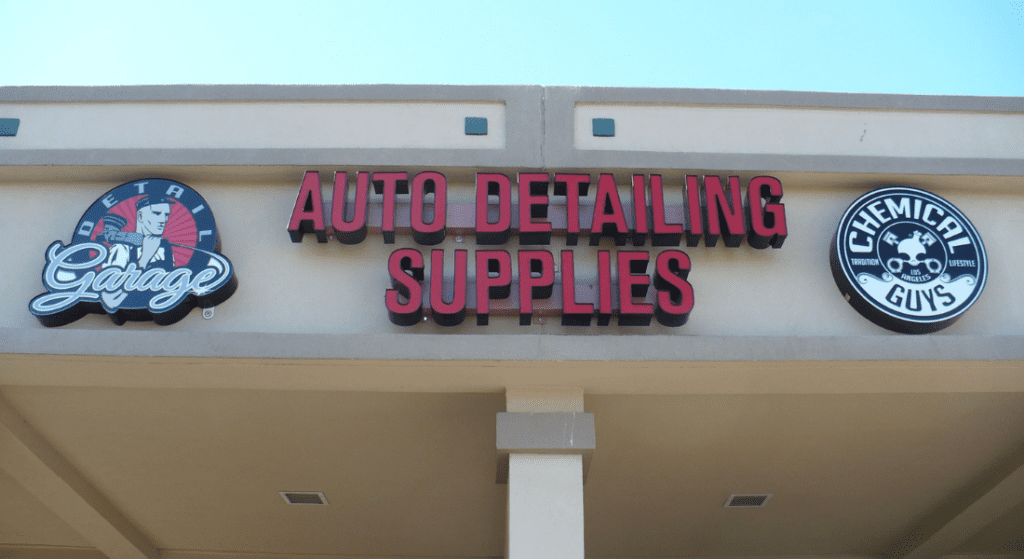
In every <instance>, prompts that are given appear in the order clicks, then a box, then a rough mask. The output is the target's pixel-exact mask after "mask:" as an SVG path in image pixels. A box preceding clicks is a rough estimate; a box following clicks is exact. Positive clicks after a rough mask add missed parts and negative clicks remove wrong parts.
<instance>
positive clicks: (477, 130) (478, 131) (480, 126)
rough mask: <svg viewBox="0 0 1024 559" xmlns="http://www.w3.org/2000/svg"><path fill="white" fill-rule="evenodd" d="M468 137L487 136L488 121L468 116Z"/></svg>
mask: <svg viewBox="0 0 1024 559" xmlns="http://www.w3.org/2000/svg"><path fill="white" fill-rule="evenodd" d="M466 135H467V136H486V135H487V119H486V118H484V117H480V116H467V117H466Z"/></svg>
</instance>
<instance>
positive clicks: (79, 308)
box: [29, 179, 238, 326]
mask: <svg viewBox="0 0 1024 559" xmlns="http://www.w3.org/2000/svg"><path fill="white" fill-rule="evenodd" d="M219 250H220V239H219V237H218V235H217V226H216V224H215V223H214V220H213V214H212V213H211V212H210V208H209V206H208V205H207V204H206V201H205V200H203V197H202V196H200V195H199V194H198V193H196V191H194V190H192V189H191V188H189V187H187V186H185V185H184V184H181V183H177V182H174V181H169V180H165V179H146V180H140V181H135V182H130V183H127V184H123V185H121V186H119V187H117V188H115V189H113V190H111V191H110V192H107V193H106V194H104V195H103V196H102V197H100V199H99V200H97V201H96V202H94V203H93V204H92V206H90V207H89V209H88V210H87V211H86V212H85V215H83V216H82V219H81V220H80V221H79V222H78V226H77V227H76V228H75V233H74V235H73V236H72V239H71V244H69V245H67V246H65V245H64V244H62V243H61V242H60V241H55V242H54V243H53V244H51V245H50V246H49V248H47V249H46V267H45V268H44V269H43V286H44V287H45V288H46V290H47V291H48V293H44V294H42V295H39V296H38V297H36V298H34V299H32V302H31V303H29V310H30V311H31V312H32V314H34V315H35V316H36V318H38V319H39V322H41V323H43V325H44V326H63V325H65V324H69V323H71V322H74V321H76V320H78V319H79V318H81V317H83V316H85V315H86V314H89V313H97V314H102V313H107V314H109V315H110V318H111V320H113V321H114V323H115V324H124V323H125V321H128V320H132V321H143V320H152V321H154V322H156V323H157V324H172V323H174V322H177V321H179V320H181V319H182V318H184V317H185V315H187V314H188V313H189V311H191V310H192V309H193V308H194V307H196V306H199V307H203V308H207V307H212V306H214V305H217V304H220V303H221V302H223V301H226V300H227V299H228V297H230V296H231V294H232V293H234V292H235V288H236V287H237V286H238V281H237V280H236V279H235V275H234V268H233V267H232V266H231V262H230V261H229V260H228V259H227V258H225V257H224V256H222V255H220V254H218V251H219Z"/></svg>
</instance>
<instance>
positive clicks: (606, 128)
mask: <svg viewBox="0 0 1024 559" xmlns="http://www.w3.org/2000/svg"><path fill="white" fill-rule="evenodd" d="M594 135H595V136H602V137H611V136H614V135H615V119H614V118H595V119H594Z"/></svg>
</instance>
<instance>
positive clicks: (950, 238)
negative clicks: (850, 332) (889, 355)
mask: <svg viewBox="0 0 1024 559" xmlns="http://www.w3.org/2000/svg"><path fill="white" fill-rule="evenodd" d="M830 256H831V258H830V260H831V264H832V276H833V277H834V278H835V280H836V285H838V286H839V290H840V291H842V293H843V294H844V295H845V296H847V297H848V298H849V301H850V304H851V305H852V306H853V308H854V309H856V310H857V312H859V313H860V314H862V315H863V316H864V317H865V318H867V319H868V320H870V321H872V322H874V323H875V324H877V325H879V326H881V327H883V328H887V329H889V330H893V331H896V332H903V333H907V334H924V333H928V332H935V331H938V330H941V329H943V328H945V327H947V326H949V325H950V324H952V323H953V322H955V321H956V320H957V319H958V318H959V317H960V315H962V314H963V313H964V312H965V311H966V310H967V309H968V308H969V307H970V306H971V305H972V304H973V303H974V301H976V300H977V299H978V296H979V295H981V290H982V289H983V288H984V287H985V279H986V278H987V277H988V261H987V258H986V256H985V246H984V245H983V244H982V243H981V237H980V236H979V235H978V231H977V230H975V228H974V226H973V225H971V222H970V221H968V220H967V217H966V216H964V214H963V213H961V212H960V210H958V209H957V208H956V207H955V206H953V205H952V204H950V203H949V202H947V201H946V200H943V199H942V198H940V197H938V196H936V195H934V194H931V193H930V192H925V191H923V190H918V189H916V188H909V187H903V186H890V187H885V188H880V189H878V190H875V191H872V192H869V193H868V194H865V195H864V196H862V197H860V198H859V199H857V201H855V202H854V203H853V205H851V206H850V208H849V209H847V210H846V213H845V214H843V218H842V220H840V222H839V228H838V229H837V231H836V235H835V237H834V238H833V239H832V247H831V250H830Z"/></svg>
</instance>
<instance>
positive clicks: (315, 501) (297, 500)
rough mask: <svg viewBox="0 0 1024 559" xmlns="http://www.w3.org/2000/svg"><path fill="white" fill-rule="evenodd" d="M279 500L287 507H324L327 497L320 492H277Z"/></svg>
mask: <svg viewBox="0 0 1024 559" xmlns="http://www.w3.org/2000/svg"><path fill="white" fill-rule="evenodd" d="M279 493H281V498H282V499H284V502H286V503H288V504H289V505H326V504H328V503H327V496H325V495H324V494H323V492H322V491H279Z"/></svg>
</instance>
